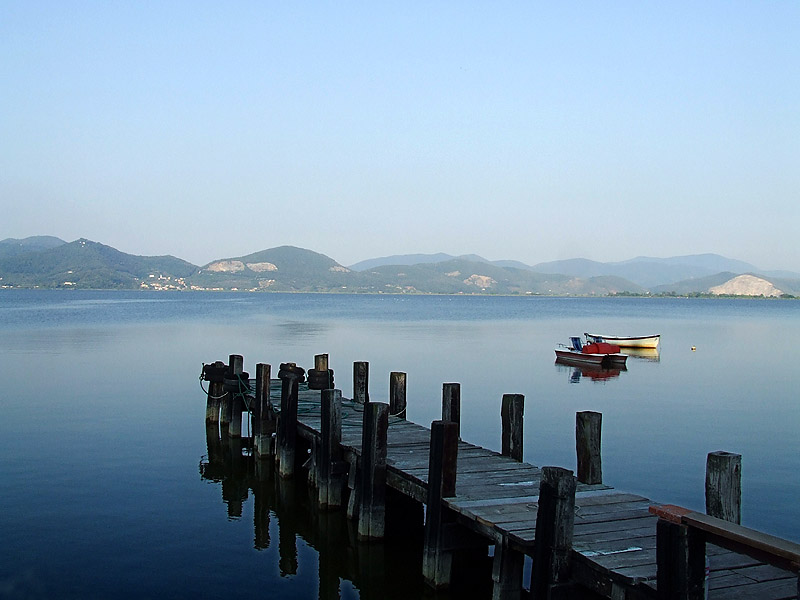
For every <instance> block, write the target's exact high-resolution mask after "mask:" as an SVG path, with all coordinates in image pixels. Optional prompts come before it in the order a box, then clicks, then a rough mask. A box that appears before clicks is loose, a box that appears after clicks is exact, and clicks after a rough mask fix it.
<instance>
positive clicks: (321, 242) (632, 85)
mask: <svg viewBox="0 0 800 600" xmlns="http://www.w3.org/2000/svg"><path fill="white" fill-rule="evenodd" d="M799 30H800V3H798V2H789V1H786V2H736V1H726V2H720V1H713V0H712V1H709V2H647V1H645V2H641V1H631V2H602V3H601V2H576V3H570V4H564V3H543V2H498V3H495V2H491V3H490V2H432V3H422V2H410V3H392V4H388V3H366V2H351V3H348V2H336V3H333V2H313V3H277V2H244V1H241V2H230V3H222V2H216V1H215V2H210V1H192V2H180V1H175V2H163V3H162V2H150V1H142V2H104V1H100V0H98V1H94V2H84V1H66V2H61V1H51V2H41V1H36V0H27V1H25V2H12V1H10V0H0V81H2V87H1V88H0V89H1V90H2V91H0V140H2V142H0V205H1V206H2V211H1V214H2V219H0V239H3V238H7V237H15V238H21V237H27V236H30V235H55V236H58V237H60V238H62V239H65V240H67V241H72V240H74V239H77V238H80V237H86V238H89V239H92V240H95V241H98V242H102V243H105V244H108V245H111V246H114V247H116V248H118V249H119V250H122V251H124V252H130V253H134V254H144V255H160V254H173V255H175V256H178V257H180V258H184V259H186V260H189V261H191V262H193V263H195V264H201V265H202V264H205V263H207V262H210V261H211V260H213V259H217V258H223V257H233V256H241V255H244V254H249V253H251V252H255V251H258V250H263V249H266V248H271V247H274V246H279V245H284V244H289V245H294V246H300V247H303V248H308V249H311V250H314V251H317V252H321V253H323V254H326V255H328V256H330V257H331V258H333V259H335V260H337V261H339V262H340V263H342V264H345V265H349V264H353V263H355V262H358V261H360V260H363V259H367V258H373V257H377V256H385V255H392V254H406V253H433V252H447V253H450V254H464V253H476V254H480V255H482V256H484V257H485V258H488V259H493V260H497V259H516V260H520V261H522V262H525V263H528V264H535V263H538V262H543V261H549V260H557V259H564V258H576V257H584V258H589V259H593V260H598V261H617V260H625V259H628V258H633V257H635V256H640V255H646V256H660V257H667V256H674V255H682V254H696V253H705V252H714V253H718V254H723V255H725V256H728V257H730V258H737V259H741V260H745V261H748V262H752V263H754V264H755V265H756V266H758V267H761V268H765V269H789V270H793V271H800V244H798V243H797V239H798V233H799V232H800V42H798V33H797V32H798V31H799Z"/></svg>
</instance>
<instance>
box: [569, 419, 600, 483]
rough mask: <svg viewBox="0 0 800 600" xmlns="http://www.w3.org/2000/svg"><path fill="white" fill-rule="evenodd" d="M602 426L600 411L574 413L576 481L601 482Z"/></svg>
mask: <svg viewBox="0 0 800 600" xmlns="http://www.w3.org/2000/svg"><path fill="white" fill-rule="evenodd" d="M602 426H603V415H602V413H599V412H593V411H589V410H586V411H582V412H578V413H576V414H575V450H576V454H577V457H578V481H580V482H581V483H586V484H590V485H593V484H599V483H603V462H602V457H601V454H600V437H601V432H602Z"/></svg>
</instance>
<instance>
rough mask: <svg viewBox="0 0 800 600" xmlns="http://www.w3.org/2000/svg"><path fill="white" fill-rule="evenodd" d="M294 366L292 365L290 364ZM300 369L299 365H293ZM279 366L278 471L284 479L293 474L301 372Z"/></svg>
mask: <svg viewBox="0 0 800 600" xmlns="http://www.w3.org/2000/svg"><path fill="white" fill-rule="evenodd" d="M292 367H294V365H292ZM294 368H295V369H298V371H302V369H299V367H294ZM298 371H294V370H291V371H289V370H285V369H283V368H281V371H280V372H279V373H278V376H279V377H280V378H281V414H280V419H279V420H278V454H277V458H278V473H279V474H280V476H281V477H283V478H284V479H288V478H289V477H292V476H293V475H294V466H295V465H294V463H295V448H296V445H297V399H298V385H299V381H300V377H301V374H300V373H299V372H298Z"/></svg>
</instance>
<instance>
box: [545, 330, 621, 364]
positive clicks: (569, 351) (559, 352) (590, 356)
mask: <svg viewBox="0 0 800 600" xmlns="http://www.w3.org/2000/svg"><path fill="white" fill-rule="evenodd" d="M570 341H571V342H572V345H571V346H566V345H564V344H559V346H558V347H557V348H556V361H557V362H561V363H565V364H568V365H589V366H595V367H602V368H604V369H610V368H621V367H624V366H625V361H627V360H628V355H627V354H622V353H621V352H620V351H619V347H618V346H614V345H612V344H609V343H607V342H595V343H592V344H587V345H585V346H584V345H583V344H582V343H581V339H580V338H579V337H573V338H570Z"/></svg>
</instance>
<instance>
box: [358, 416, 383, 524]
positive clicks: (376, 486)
mask: <svg viewBox="0 0 800 600" xmlns="http://www.w3.org/2000/svg"><path fill="white" fill-rule="evenodd" d="M388 432H389V405H388V404H386V403H384V402H368V403H367V404H365V405H364V421H363V428H362V430H361V477H360V481H359V483H360V486H359V487H360V488H361V493H360V494H359V506H358V537H359V539H362V540H378V539H382V538H383V534H384V531H385V527H386V448H387V446H386V440H387V434H388Z"/></svg>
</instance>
